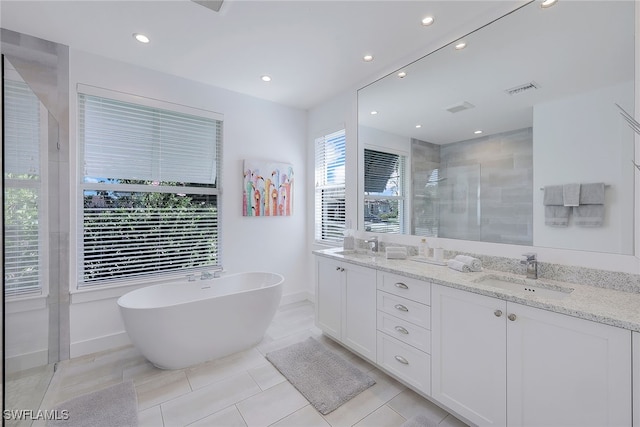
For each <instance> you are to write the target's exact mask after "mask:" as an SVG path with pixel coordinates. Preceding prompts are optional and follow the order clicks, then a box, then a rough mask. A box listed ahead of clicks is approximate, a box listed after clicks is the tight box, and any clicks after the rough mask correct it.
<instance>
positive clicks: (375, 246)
mask: <svg viewBox="0 0 640 427" xmlns="http://www.w3.org/2000/svg"><path fill="white" fill-rule="evenodd" d="M364 242H365V243H368V244H369V248H371V252H378V236H373V237H372V238H370V239H368V240H365V241H364Z"/></svg>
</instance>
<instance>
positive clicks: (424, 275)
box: [313, 248, 640, 332]
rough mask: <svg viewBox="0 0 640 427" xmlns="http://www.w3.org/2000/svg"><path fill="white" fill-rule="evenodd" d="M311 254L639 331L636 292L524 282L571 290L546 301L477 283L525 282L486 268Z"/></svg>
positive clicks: (332, 253)
mask: <svg viewBox="0 0 640 427" xmlns="http://www.w3.org/2000/svg"><path fill="white" fill-rule="evenodd" d="M313 253H314V254H316V255H318V256H322V257H326V258H331V259H334V260H338V261H345V262H349V263H352V264H356V265H361V266H364V267H372V268H375V269H377V270H380V271H386V272H390V273H396V274H400V275H403V276H406V277H412V278H415V279H420V280H428V281H430V282H431V283H437V284H440V285H443V286H449V287H452V288H457V289H461V290H464V291H468V292H473V293H477V294H480V295H486V296H489V297H494V298H499V299H502V300H505V301H513V302H516V303H518V304H523V305H528V306H531V307H537V308H541V309H545V310H549V311H553V312H556V313H562V314H566V315H569V316H574V317H579V318H581V319H586V320H591V321H594V322H599V323H604V324H607V325H611V326H616V327H619V328H624V329H629V330H632V331H637V332H640V293H636V292H625V291H620V290H614V289H607V288H602V287H595V286H589V285H580V284H575V283H567V282H560V281H556V280H549V279H540V280H527V281H526V282H527V284H531V285H535V286H540V287H543V288H550V289H564V290H570V289H573V290H572V291H571V293H570V294H568V296H565V297H562V298H554V297H551V298H547V297H543V296H540V295H525V294H523V293H522V292H517V291H511V290H508V289H501V288H497V287H494V286H490V285H487V284H483V283H478V281H482V280H483V279H487V278H491V277H499V278H500V279H503V280H510V281H511V280H513V281H521V282H524V276H523V275H515V274H512V273H505V272H502V271H494V270H487V269H484V270H483V271H481V272H470V273H462V272H459V271H456V270H452V269H450V268H448V267H447V266H441V265H435V264H428V263H424V262H416V261H412V260H410V259H403V260H398V259H386V258H385V256H384V254H382V253H380V254H377V255H376V256H371V255H370V254H367V253H361V252H356V251H343V250H342V248H331V249H323V250H317V251H313Z"/></svg>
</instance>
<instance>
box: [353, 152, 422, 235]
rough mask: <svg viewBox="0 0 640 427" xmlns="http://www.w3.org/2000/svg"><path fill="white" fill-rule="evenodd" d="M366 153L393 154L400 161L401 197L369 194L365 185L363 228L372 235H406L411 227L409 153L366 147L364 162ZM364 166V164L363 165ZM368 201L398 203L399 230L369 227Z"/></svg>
mask: <svg viewBox="0 0 640 427" xmlns="http://www.w3.org/2000/svg"><path fill="white" fill-rule="evenodd" d="M366 151H377V152H381V153H384V154H391V155H394V156H397V157H398V159H399V161H400V166H399V168H398V169H399V170H398V175H399V176H398V183H399V195H397V196H394V195H384V194H369V192H367V191H364V190H365V188H364V185H363V189H362V190H363V191H362V193H361V194H362V197H363V199H362V206H361V208H362V221H363V226H364V229H365V231H368V232H372V233H385V234H406V233H407V230H408V227H409V223H408V212H409V211H410V206H409V203H410V197H409V192H410V185H409V182H408V179H409V178H408V177H409V173H408V172H409V168H410V166H409V165H410V160H411V159H410V156H409V154H408V153H406V152H403V151H400V150H395V149H392V148H388V147H381V146H376V145H366V146H365V147H364V150H363V152H362V158H363V162H364V161H365V160H364V159H365V158H366V154H365V153H366ZM363 164H364V163H363ZM368 201H390V202H397V203H398V230H394V229H393V228H391V227H385V226H383V227H376V228H375V229H374V228H372V227H369V228H368V227H367V221H366V219H365V217H366V214H367V208H366V205H367V202H368Z"/></svg>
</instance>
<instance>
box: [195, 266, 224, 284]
mask: <svg viewBox="0 0 640 427" xmlns="http://www.w3.org/2000/svg"><path fill="white" fill-rule="evenodd" d="M211 270H212V271H213V273H212V272H211V271H203V272H202V273H200V280H207V279H211V278H216V277H220V273H222V266H221V265H214V266H213V267H211Z"/></svg>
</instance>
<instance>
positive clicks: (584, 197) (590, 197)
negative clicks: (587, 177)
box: [580, 182, 604, 205]
mask: <svg viewBox="0 0 640 427" xmlns="http://www.w3.org/2000/svg"><path fill="white" fill-rule="evenodd" d="M580 204H581V205H604V182H595V183H592V184H582V185H581V186H580Z"/></svg>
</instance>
